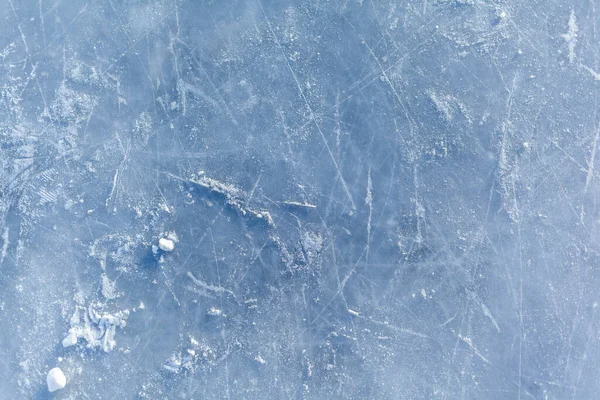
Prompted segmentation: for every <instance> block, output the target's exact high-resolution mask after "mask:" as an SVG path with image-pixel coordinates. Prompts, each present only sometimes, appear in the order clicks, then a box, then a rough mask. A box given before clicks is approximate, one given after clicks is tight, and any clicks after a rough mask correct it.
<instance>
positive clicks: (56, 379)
mask: <svg viewBox="0 0 600 400" xmlns="http://www.w3.org/2000/svg"><path fill="white" fill-rule="evenodd" d="M46 383H47V384H48V390H49V391H50V392H55V391H57V390H60V389H62V388H64V387H65V386H66V385H67V378H66V377H65V374H63V372H62V370H61V369H60V368H58V367H55V368H52V369H51V370H50V371H48V376H47V377H46Z"/></svg>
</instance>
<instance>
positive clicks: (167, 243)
mask: <svg viewBox="0 0 600 400" xmlns="http://www.w3.org/2000/svg"><path fill="white" fill-rule="evenodd" d="M158 247H159V248H160V249H161V250H162V251H173V250H174V249H175V242H174V241H172V240H171V239H167V238H160V240H159V241H158Z"/></svg>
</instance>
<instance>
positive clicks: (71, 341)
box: [62, 332, 77, 347]
mask: <svg viewBox="0 0 600 400" xmlns="http://www.w3.org/2000/svg"><path fill="white" fill-rule="evenodd" d="M76 344H77V335H76V334H75V332H69V334H68V335H67V337H66V338H64V339H63V341H62V345H63V347H71V346H74V345H76Z"/></svg>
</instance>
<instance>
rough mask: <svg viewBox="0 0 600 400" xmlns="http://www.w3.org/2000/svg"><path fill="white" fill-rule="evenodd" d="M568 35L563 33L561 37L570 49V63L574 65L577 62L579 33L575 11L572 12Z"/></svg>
mask: <svg viewBox="0 0 600 400" xmlns="http://www.w3.org/2000/svg"><path fill="white" fill-rule="evenodd" d="M568 27H569V28H568V29H567V33H563V34H562V35H561V36H562V38H563V39H565V42H567V46H568V47H569V63H571V64H573V61H574V60H575V46H577V32H579V27H578V26H577V18H576V17H575V11H573V10H571V15H570V16H569V23H568Z"/></svg>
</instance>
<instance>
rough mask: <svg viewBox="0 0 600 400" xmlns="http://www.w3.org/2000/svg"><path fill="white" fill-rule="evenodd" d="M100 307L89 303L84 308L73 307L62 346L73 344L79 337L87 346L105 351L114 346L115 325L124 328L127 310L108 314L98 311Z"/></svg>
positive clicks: (127, 314) (127, 315)
mask: <svg viewBox="0 0 600 400" xmlns="http://www.w3.org/2000/svg"><path fill="white" fill-rule="evenodd" d="M100 307H101V305H91V306H89V307H88V308H87V309H85V308H84V307H80V306H78V307H77V308H76V309H75V312H74V313H73V316H72V317H71V322H70V323H71V327H70V328H69V332H68V334H67V336H66V337H65V338H64V339H63V341H62V345H63V347H70V346H74V345H76V344H77V342H78V340H79V339H83V340H84V341H85V342H87V345H86V346H87V348H89V349H102V350H103V351H104V352H105V353H108V352H110V351H111V350H113V349H114V348H115V347H116V345H117V343H116V341H115V334H116V332H117V327H119V328H124V327H125V326H126V325H127V318H128V317H129V310H123V311H119V312H116V313H114V314H109V313H107V312H104V311H100V310H99V308H100ZM82 314H83V316H82Z"/></svg>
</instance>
